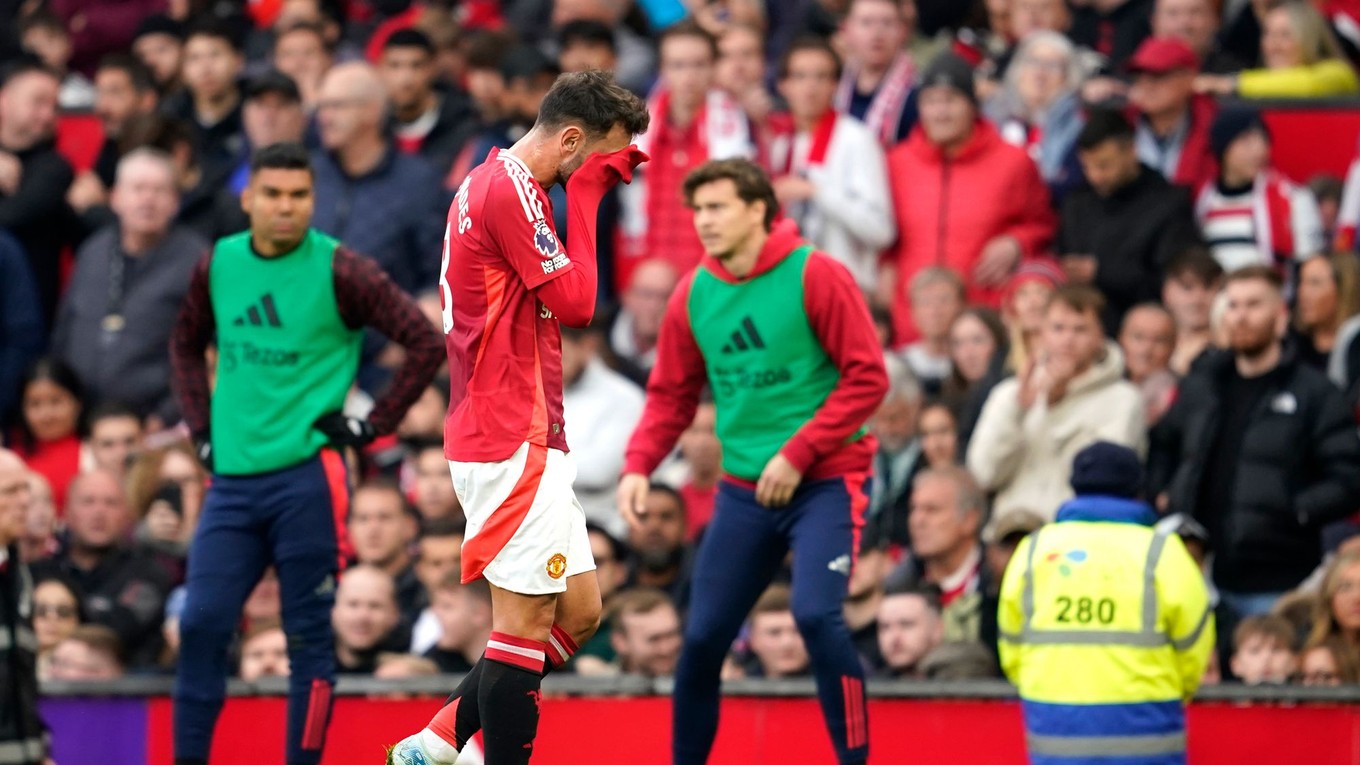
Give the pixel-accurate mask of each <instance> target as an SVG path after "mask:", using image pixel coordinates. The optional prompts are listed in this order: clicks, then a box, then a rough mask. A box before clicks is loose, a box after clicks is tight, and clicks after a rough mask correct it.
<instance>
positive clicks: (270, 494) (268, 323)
mask: <svg viewBox="0 0 1360 765" xmlns="http://www.w3.org/2000/svg"><path fill="white" fill-rule="evenodd" d="M312 189H313V178H312V169H311V164H310V162H309V160H308V156H307V150H306V149H305V148H303V147H302V146H300V145H297V144H277V145H274V146H270V147H267V148H265V149H262V150H261V151H260V152H259V153H258V154H256V156H255V158H254V159H253V160H252V162H251V177H250V183H249V184H248V185H247V187H246V189H245V191H244V192H243V193H242V195H241V206H242V208H243V209H244V210H245V211H246V213H247V214H248V215H249V216H250V230H249V231H243V232H241V233H239V234H236V235H234V236H229V237H227V238H225V239H222V240H220V241H218V242H217V244H216V245H215V246H214V247H213V250H212V252H210V253H209V254H208V255H207V256H206V257H204V258H203V260H202V261H201V262H200V263H199V265H198V268H197V269H196V270H195V272H194V276H193V280H192V282H191V284H190V286H189V292H188V294H187V295H186V296H185V300H184V305H183V307H182V308H181V311H180V316H179V321H178V323H177V325H176V327H175V331H174V334H173V336H172V338H171V361H172V364H173V369H174V375H175V389H176V392H177V394H178V396H179V399H180V405H181V408H182V409H183V412H184V419H185V422H186V423H188V425H189V429H190V430H191V431H192V433H193V435H194V440H195V442H196V443H197V444H198V448H199V455H200V457H202V458H203V460H204V462H205V464H206V465H207V466H208V467H209V469H211V470H212V471H213V481H212V485H211V486H210V487H209V489H208V495H207V498H206V501H205V502H204V505H203V515H202V518H201V520H200V521H199V525H198V530H197V531H196V532H195V535H194V541H193V545H192V547H191V548H190V550H189V572H188V580H187V590H188V596H187V599H186V602H185V606H184V613H183V616H182V617H181V619H180V639H181V649H180V663H179V668H178V672H177V674H176V682H175V721H174V722H175V762H176V765H195V764H196V763H206V762H207V760H208V753H209V749H210V747H211V743H212V731H213V726H214V724H215V723H216V721H217V715H218V713H219V712H220V711H221V708H222V701H223V697H224V695H225V692H226V680H227V674H228V664H227V650H228V647H229V645H230V643H231V639H232V635H233V633H234V632H235V628H236V625H237V622H238V620H239V619H240V615H241V607H242V605H243V604H244V602H245V599H246V596H247V595H249V594H250V591H251V590H252V589H253V588H254V587H255V583H256V582H258V581H259V579H260V576H261V574H262V573H263V572H264V569H265V567H266V566H269V565H273V566H274V567H275V568H276V569H277V571H278V576H279V585H280V589H281V599H282V604H283V627H284V630H285V631H286V632H287V634H288V655H289V661H290V665H291V674H290V676H289V699H288V743H287V762H288V763H289V765H314V763H316V762H318V761H319V760H320V759H321V749H322V744H323V743H324V741H325V733H326V725H327V722H328V720H329V717H330V707H331V688H332V686H333V685H334V682H335V679H334V676H335V638H334V636H333V634H332V632H331V606H332V605H333V604H334V601H335V576H336V564H337V560H338V546H337V540H336V528H337V522H343V520H344V519H343V515H342V514H343V512H344V508H345V507H346V506H347V505H348V494H347V491H348V486H347V481H346V480H345V476H344V463H343V460H342V459H341V458H340V456H339V454H338V453H337V452H336V451H334V450H332V449H330V448H327V447H328V446H337V447H354V448H360V447H362V446H364V445H365V444H367V443H368V442H369V441H371V440H372V439H373V437H374V436H375V435H377V434H381V433H387V432H390V431H392V430H393V429H394V428H395V427H396V425H397V422H398V421H399V420H400V419H401V417H402V415H403V414H405V412H406V410H407V409H408V408H409V407H410V406H411V404H412V403H414V402H415V400H416V399H417V398H418V397H419V396H420V393H421V391H423V390H424V388H425V386H426V385H428V384H429V382H430V379H431V378H432V377H434V373H435V370H436V369H437V368H438V366H439V362H440V360H441V358H442V349H441V348H440V344H439V336H438V335H437V334H436V333H435V331H434V328H433V327H431V326H430V324H429V322H428V321H427V320H426V319H425V317H424V316H423V315H422V314H421V312H420V309H419V308H418V307H417V306H416V304H415V302H414V301H412V300H411V299H410V298H409V297H408V296H407V295H406V294H405V293H403V292H402V291H401V289H400V288H398V287H397V286H396V285H395V284H394V283H393V282H392V281H391V280H390V279H389V278H388V277H387V275H386V274H384V273H383V271H382V269H381V268H380V267H379V266H378V265H377V264H376V263H375V262H374V261H372V260H369V259H368V258H365V257H363V256H360V255H357V254H355V253H353V252H350V251H349V250H347V249H345V247H344V246H343V245H341V244H340V243H339V242H337V241H336V240H334V239H332V238H330V237H328V236H326V235H324V234H322V233H320V232H318V231H315V230H313V229H311V228H310V224H311V219H312V207H313V194H312ZM430 257H432V258H437V257H439V253H437V252H432V253H430ZM369 326H371V327H373V328H375V329H377V330H378V331H380V332H382V333H383V334H384V335H386V336H387V337H389V338H392V340H394V341H395V342H397V343H399V344H401V345H402V346H403V347H405V349H406V360H405V362H404V363H403V365H402V367H401V369H399V370H398V371H397V373H396V375H395V377H394V378H393V380H392V382H391V384H390V385H389V386H388V389H387V391H386V392H385V393H384V395H383V396H381V397H380V398H379V399H378V401H377V402H376V403H375V404H374V406H373V409H372V411H371V412H370V413H369V415H368V419H367V420H362V419H357V418H353V417H348V416H346V415H345V414H344V413H343V412H342V409H343V407H344V404H345V398H346V396H347V395H348V393H349V390H350V388H351V386H353V384H354V376H355V373H356V372H357V371H358V367H359V349H360V342H361V339H362V335H363V329H364V328H365V327H369ZM211 342H216V345H217V363H216V367H215V369H214V371H215V373H216V382H215V386H214V387H213V388H212V391H211V402H210V398H209V397H210V394H209V385H208V373H207V367H206V365H205V363H204V354H205V352H206V350H207V347H208V345H209V343H211Z"/></svg>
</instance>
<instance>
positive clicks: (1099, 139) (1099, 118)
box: [1077, 109, 1133, 151]
mask: <svg viewBox="0 0 1360 765" xmlns="http://www.w3.org/2000/svg"><path fill="white" fill-rule="evenodd" d="M1106 141H1119V142H1120V143H1133V123H1131V122H1129V118H1128V117H1125V116H1124V115H1123V114H1122V113H1121V112H1119V111H1118V110H1116V109H1092V110H1091V113H1090V115H1089V116H1087V118H1086V125H1085V126H1084V127H1083V128H1082V129H1081V133H1079V134H1078V135H1077V148H1078V149H1080V150H1081V151H1090V150H1092V149H1094V148H1096V147H1097V146H1100V145H1101V144H1103V143H1105V142H1106Z"/></svg>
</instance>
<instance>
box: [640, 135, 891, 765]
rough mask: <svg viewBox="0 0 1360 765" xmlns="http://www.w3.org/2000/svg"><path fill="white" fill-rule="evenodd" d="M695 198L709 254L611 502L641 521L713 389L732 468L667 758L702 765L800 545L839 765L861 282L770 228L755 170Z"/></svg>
mask: <svg viewBox="0 0 1360 765" xmlns="http://www.w3.org/2000/svg"><path fill="white" fill-rule="evenodd" d="M684 193H685V200H686V202H687V203H688V204H689V205H690V207H692V208H693V209H694V225H695V228H697V229H698V230H699V239H700V240H701V241H702V242H703V245H704V250H705V251H706V252H707V253H708V257H706V258H705V259H704V260H703V261H702V262H701V263H700V264H699V267H698V268H697V269H695V271H694V272H693V273H691V274H690V275H689V276H687V277H686V278H685V279H684V280H683V281H681V283H680V285H679V286H678V287H677V288H676V290H675V294H674V295H672V297H671V300H670V304H669V305H668V306H667V308H666V316H665V319H664V320H663V322H662V326H661V337H660V339H659V341H658V343H657V363H656V366H655V367H654V368H653V369H652V375H651V378H650V380H649V381H648V385H647V408H646V410H645V411H644V413H643V415H642V421H641V422H640V423H638V426H637V430H635V431H634V432H633V438H632V441H631V442H629V444H628V454H627V461H626V463H625V468H624V470H625V475H624V477H623V480H622V481H621V482H620V484H619V508H620V510H621V511H622V512H623V514H624V517H626V518H627V519H628V520H629V522H636V521H637V519H638V518H639V517H640V516H641V515H642V514H643V513H644V512H645V508H646V504H645V503H646V497H647V487H648V478H647V477H648V475H650V474H651V472H652V471H653V470H655V469H656V466H657V465H658V464H659V463H660V462H661V460H662V459H663V458H665V456H666V455H667V454H668V453H670V450H671V448H672V447H674V446H675V441H676V438H677V437H678V436H679V435H680V433H681V431H683V430H684V429H685V428H686V427H688V425H689V423H690V421H691V420H692V419H693V417H694V410H695V406H696V404H697V403H698V401H699V394H700V391H701V389H702V388H703V386H704V384H705V383H707V384H708V386H709V387H710V388H711V389H712V391H713V398H714V402H715V403H716V405H717V411H718V439H719V440H720V441H721V442H722V447H723V449H722V451H723V472H724V473H725V474H726V475H725V476H724V478H723V480H722V481H721V483H720V484H719V486H718V498H717V502H716V504H715V506H714V511H713V520H712V521H711V522H710V523H709V526H708V530H707V531H706V532H705V533H704V539H703V542H702V543H701V544H700V546H699V552H698V556H697V558H696V560H695V564H694V582H693V585H692V590H691V595H690V603H691V605H690V610H689V617H688V623H687V624H686V626H685V643H684V649H683V651H682V653H681V654H680V665H679V667H678V668H677V670H676V677H675V694H674V695H675V703H674V706H673V709H674V712H673V715H674V716H673V718H672V719H673V724H672V739H671V748H672V752H673V754H674V759H673V762H674V763H675V765H699V764H700V763H703V762H705V761H707V759H708V754H709V750H710V749H711V748H712V746H713V736H714V734H715V733H716V732H717V729H718V674H719V670H720V669H721V668H722V663H723V658H724V657H725V656H726V655H727V652H728V649H729V648H731V646H732V640H733V639H734V638H735V637H736V636H737V630H738V629H739V628H740V627H741V624H742V622H743V621H744V620H745V619H746V615H747V614H748V613H750V611H751V607H752V606H753V605H754V604H755V602H756V599H757V598H758V597H759V596H760V594H761V592H763V591H764V590H765V588H766V587H767V586H768V585H769V584H770V579H771V577H773V576H774V574H775V573H776V572H777V571H778V570H779V567H780V565H781V564H782V563H783V561H784V558H785V556H786V555H787V554H788V552H789V551H790V550H792V551H793V616H794V619H795V620H796V621H797V623H798V629H799V631H800V632H802V634H803V640H804V642H806V643H807V647H808V653H809V654H810V655H811V657H812V668H813V672H814V674H815V676H816V679H817V696H818V698H819V700H820V701H821V706H822V714H823V716H824V717H825V719H826V727H827V729H828V730H829V731H830V732H831V741H832V743H833V744H834V746H835V748H836V756H837V758H838V759H839V760H840V762H842V763H861V762H865V761H866V759H867V758H868V754H869V735H868V720H867V718H866V709H865V705H864V670H863V669H862V668H861V666H860V661H859V657H858V656H856V654H855V649H854V646H853V644H852V643H851V640H850V631H849V629H848V628H847V627H846V626H845V621H844V620H843V619H842V617H841V601H843V600H844V599H845V594H846V587H847V584H848V582H849V578H850V568H851V566H853V565H854V557H855V551H856V549H857V548H858V546H859V545H858V542H859V530H860V527H861V526H862V525H863V523H864V508H865V506H866V505H867V502H868V500H867V498H866V491H865V490H866V487H865V482H866V481H867V480H868V473H869V469H870V464H871V458H872V456H873V453H874V442H873V439H872V438H871V437H870V436H867V435H866V434H865V427H864V423H865V421H866V420H868V419H869V415H870V414H871V413H872V412H873V411H874V410H875V409H876V408H877V407H878V405H879V402H880V401H882V399H883V396H884V394H885V393H886V392H887V389H888V380H887V374H886V373H885V372H884V369H883V352H882V351H881V350H880V349H879V346H878V340H877V336H876V334H875V332H874V326H873V322H872V321H871V320H870V318H869V309H868V307H867V306H866V305H865V303H864V298H863V296H862V295H861V294H860V291H859V288H858V287H857V286H856V285H855V280H854V279H853V278H852V277H851V276H850V272H848V271H846V270H845V268H844V267H843V266H841V265H840V264H839V263H837V262H836V261H835V260H832V259H831V257H830V256H828V255H826V254H824V253H821V252H817V251H815V250H814V249H813V247H812V245H810V244H807V243H806V242H804V241H802V239H800V238H799V236H798V231H797V229H796V227H795V226H794V224H793V223H792V222H784V223H781V224H780V225H778V226H774V227H773V229H772V224H773V222H774V218H775V212H776V210H777V209H778V203H777V202H776V201H775V195H774V189H773V188H772V187H771V185H770V179H769V178H768V177H766V175H765V173H764V172H763V171H762V170H761V169H760V168H758V167H757V166H756V165H755V164H753V163H751V162H748V161H746V160H737V159H733V160H722V161H717V162H709V163H707V164H704V165H701V166H700V167H699V168H698V169H696V170H695V171H694V172H692V173H691V174H690V175H689V177H688V178H686V179H685V185H684Z"/></svg>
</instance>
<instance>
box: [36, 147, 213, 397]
mask: <svg viewBox="0 0 1360 765" xmlns="http://www.w3.org/2000/svg"><path fill="white" fill-rule="evenodd" d="M118 169H119V172H118V180H117V181H116V182H115V183H114V186H113V191H112V194H111V197H110V200H109V201H110V204H111V206H112V208H113V212H114V215H115V216H116V219H115V221H114V222H113V223H112V224H110V225H108V226H106V227H104V228H102V229H100V230H99V231H98V232H96V233H95V235H94V236H92V237H90V238H89V239H87V240H86V241H85V243H84V244H83V245H81V247H80V251H79V253H78V256H77V259H76V269H75V273H74V274H72V276H71V283H70V285H69V286H68V288H67V292H66V295H65V297H64V299H63V300H62V303H61V309H60V311H59V312H58V315H57V325H56V329H55V331H54V332H53V341H52V346H53V348H52V349H53V352H54V353H55V354H56V355H57V357H58V358H61V359H62V360H63V361H65V362H66V363H68V364H70V365H71V368H72V369H74V370H75V372H76V374H77V375H79V377H80V380H81V382H82V384H83V386H84V387H85V389H86V390H87V391H88V392H89V397H90V401H91V402H99V401H108V400H117V401H122V402H125V403H127V404H129V405H130V406H132V407H133V408H134V409H135V410H136V411H137V412H138V413H139V414H141V415H143V416H145V415H151V414H155V415H157V416H159V417H160V419H161V420H162V421H163V422H167V423H170V422H175V421H176V420H177V419H178V416H179V409H178V407H177V406H176V405H175V402H174V397H173V396H172V395H171V393H170V353H169V350H168V349H169V341H170V329H171V327H172V326H173V324H174V319H175V315H176V313H177V312H178V310H179V304H180V301H181V300H183V298H184V294H185V292H187V291H188V288H189V277H190V275H191V274H192V273H193V268H194V264H195V263H196V262H197V260H198V258H199V257H200V256H201V255H202V254H203V253H204V252H206V251H207V250H208V247H209V244H208V242H206V241H205V240H204V239H203V238H202V237H200V236H199V235H198V234H197V233H195V232H194V231H192V230H191V229H189V228H188V227H186V226H184V225H180V224H176V223H175V213H176V210H177V208H178V206H179V200H180V195H179V190H178V189H177V188H176V184H175V167H174V163H173V161H172V160H171V158H170V157H169V156H168V155H166V154H164V153H162V152H159V151H156V150H154V149H137V150H135V151H133V152H131V153H129V154H128V155H127V156H126V157H124V158H123V160H122V161H120V162H119V165H118Z"/></svg>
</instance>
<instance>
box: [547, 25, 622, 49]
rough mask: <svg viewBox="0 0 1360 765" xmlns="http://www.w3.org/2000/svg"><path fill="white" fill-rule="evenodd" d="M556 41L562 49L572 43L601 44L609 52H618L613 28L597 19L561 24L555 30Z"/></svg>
mask: <svg viewBox="0 0 1360 765" xmlns="http://www.w3.org/2000/svg"><path fill="white" fill-rule="evenodd" d="M557 43H558V45H559V46H560V47H561V48H562V49H563V50H566V49H567V48H570V47H571V46H573V45H602V46H604V47H606V48H609V50H610V51H611V52H615V53H617V52H618V44H617V43H616V42H614V30H612V29H610V28H609V27H608V26H607V25H605V24H602V23H600V22H598V21H589V20H585V19H582V20H578V21H568V22H567V23H565V24H563V25H562V28H561V29H559V30H557Z"/></svg>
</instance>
